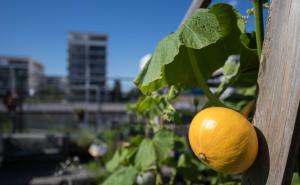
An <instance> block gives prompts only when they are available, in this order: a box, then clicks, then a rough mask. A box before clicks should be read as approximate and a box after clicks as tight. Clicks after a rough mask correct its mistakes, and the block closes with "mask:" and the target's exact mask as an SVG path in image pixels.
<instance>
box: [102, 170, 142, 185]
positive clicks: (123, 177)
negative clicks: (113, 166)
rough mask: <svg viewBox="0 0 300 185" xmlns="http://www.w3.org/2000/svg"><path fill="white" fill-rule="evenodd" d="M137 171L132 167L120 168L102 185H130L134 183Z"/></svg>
mask: <svg viewBox="0 0 300 185" xmlns="http://www.w3.org/2000/svg"><path fill="white" fill-rule="evenodd" d="M137 173H138V171H137V170H136V169H135V168H133V167H132V166H128V167H121V168H119V169H118V170H117V171H115V172H114V173H112V174H111V175H110V176H109V177H108V178H107V179H106V180H105V181H104V183H103V185H116V184H122V185H132V184H134V183H135V179H136V175H137Z"/></svg>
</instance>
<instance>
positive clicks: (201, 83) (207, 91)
mask: <svg viewBox="0 0 300 185" xmlns="http://www.w3.org/2000/svg"><path fill="white" fill-rule="evenodd" d="M187 52H188V55H189V59H190V60H189V61H190V63H191V65H192V68H193V72H194V75H195V77H196V80H197V82H198V84H199V86H200V87H202V90H203V91H204V93H205V95H206V96H207V97H208V99H209V101H210V102H211V103H212V104H213V105H214V106H221V107H225V105H224V104H223V103H222V102H221V101H220V100H219V99H218V98H217V97H216V96H215V95H214V94H213V93H212V92H211V91H210V89H209V87H208V86H207V84H206V82H205V80H204V78H203V76H202V73H201V71H200V70H199V67H198V64H197V59H196V57H195V55H194V52H193V50H192V49H190V48H187Z"/></svg>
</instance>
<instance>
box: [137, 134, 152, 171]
mask: <svg viewBox="0 0 300 185" xmlns="http://www.w3.org/2000/svg"><path fill="white" fill-rule="evenodd" d="M155 160H156V153H155V148H154V145H153V142H152V140H150V139H144V140H143V141H142V142H141V144H140V146H139V148H138V151H137V153H136V156H135V160H134V164H135V168H136V169H138V170H140V171H144V170H147V169H149V168H150V167H151V165H152V164H153V162H154V161H155Z"/></svg>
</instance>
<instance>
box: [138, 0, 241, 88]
mask: <svg viewBox="0 0 300 185" xmlns="http://www.w3.org/2000/svg"><path fill="white" fill-rule="evenodd" d="M240 19H241V17H240V15H239V14H238V13H237V12H236V11H235V10H234V9H233V8H232V7H231V6H229V5H226V4H218V5H215V6H213V7H211V8H210V9H200V10H198V11H197V12H196V13H195V14H194V15H193V16H192V17H191V18H190V19H189V20H188V21H187V22H186V23H185V24H183V26H182V27H181V28H180V29H179V30H177V31H176V32H174V33H172V34H170V35H168V36H167V37H165V38H164V39H163V40H162V41H161V42H160V43H159V44H158V46H157V48H156V49H155V51H154V54H153V56H152V58H151V60H150V61H149V62H148V63H147V65H146V66H145V67H144V69H143V70H142V71H141V73H140V74H139V75H138V77H137V78H136V79H135V83H136V84H137V86H138V87H139V88H140V90H141V91H142V92H144V93H146V94H149V93H151V92H152V91H154V90H158V89H160V88H162V87H165V86H167V85H169V86H171V85H179V84H180V85H181V86H182V87H185V88H193V87H196V86H197V85H199V84H197V81H196V79H195V76H194V72H193V71H194V70H193V66H192V65H191V64H190V63H189V62H188V60H189V56H188V52H187V51H188V50H189V49H190V50H192V51H193V53H194V54H195V57H196V58H197V63H198V66H199V70H200V71H201V75H202V76H203V78H204V80H207V79H209V78H210V77H211V74H212V73H213V72H214V71H215V70H217V69H218V68H220V67H222V66H223V64H224V62H225V61H226V58H227V57H228V56H229V55H231V54H238V53H240V50H241V41H240V35H241V33H242V32H244V25H243V23H242V22H241V21H240ZM228 41H230V42H228Z"/></svg>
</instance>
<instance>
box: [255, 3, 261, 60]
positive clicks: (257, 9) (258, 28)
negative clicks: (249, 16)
mask: <svg viewBox="0 0 300 185" xmlns="http://www.w3.org/2000/svg"><path fill="white" fill-rule="evenodd" d="M262 1H263V0H253V5H254V18H255V29H256V45H257V52H258V57H259V59H260V56H261V51H262V46H263V41H264V20H263V2H262Z"/></svg>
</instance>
